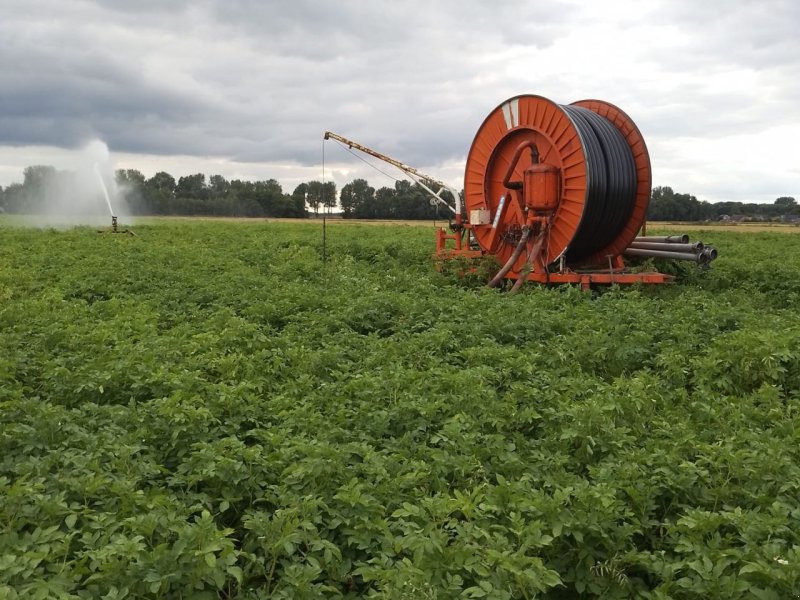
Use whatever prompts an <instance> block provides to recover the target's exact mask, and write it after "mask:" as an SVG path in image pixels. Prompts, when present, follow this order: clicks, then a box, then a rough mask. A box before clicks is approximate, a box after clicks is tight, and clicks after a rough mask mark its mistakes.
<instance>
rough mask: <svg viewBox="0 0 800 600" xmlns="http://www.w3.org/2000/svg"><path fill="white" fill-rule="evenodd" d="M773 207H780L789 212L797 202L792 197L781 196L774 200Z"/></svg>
mask: <svg viewBox="0 0 800 600" xmlns="http://www.w3.org/2000/svg"><path fill="white" fill-rule="evenodd" d="M775 206H780V207H781V208H785V209H788V210H791V209H793V208H794V207H795V206H797V200H795V199H794V198H793V197H792V196H781V197H780V198H778V199H777V200H775Z"/></svg>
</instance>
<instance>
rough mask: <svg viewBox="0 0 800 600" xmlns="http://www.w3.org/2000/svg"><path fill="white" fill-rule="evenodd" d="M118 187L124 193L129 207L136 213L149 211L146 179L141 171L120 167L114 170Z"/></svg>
mask: <svg viewBox="0 0 800 600" xmlns="http://www.w3.org/2000/svg"><path fill="white" fill-rule="evenodd" d="M114 179H115V181H116V182H117V187H118V188H119V189H120V191H121V192H122V193H123V194H124V196H125V200H126V201H127V203H128V207H129V208H130V209H131V211H132V212H133V213H134V214H144V213H147V212H149V210H148V202H147V200H146V193H145V183H146V180H145V178H144V175H142V173H141V171H137V170H136V169H118V170H116V171H114Z"/></svg>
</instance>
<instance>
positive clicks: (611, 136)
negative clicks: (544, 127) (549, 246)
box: [561, 105, 637, 261]
mask: <svg viewBox="0 0 800 600" xmlns="http://www.w3.org/2000/svg"><path fill="white" fill-rule="evenodd" d="M561 108H562V109H564V112H565V113H566V114H567V116H568V117H569V118H570V120H571V121H572V124H573V125H574V126H575V129H576V130H577V131H578V135H579V136H580V139H581V143H582V144H583V149H584V154H585V155H586V205H585V208H584V213H583V219H582V220H581V224H580V225H579V226H578V230H577V232H576V233H575V237H574V238H573V239H572V242H571V243H570V246H569V250H568V251H567V256H568V258H569V260H571V261H576V260H581V259H584V258H587V257H589V256H590V255H592V254H593V253H595V252H597V251H598V250H601V249H602V248H604V247H606V246H607V245H608V244H610V243H611V242H613V241H614V240H615V239H616V238H617V236H618V235H619V234H620V232H621V231H622V229H623V227H624V226H625V223H626V222H627V221H628V219H629V218H630V216H631V213H632V212H633V208H634V204H635V200H636V185H637V180H636V164H635V163H634V160H633V153H632V152H631V148H630V146H629V145H628V143H627V141H626V140H625V138H624V137H623V135H622V133H621V132H620V131H619V129H617V128H616V127H615V126H614V125H613V124H612V123H610V122H609V121H608V119H606V118H605V117H602V116H600V115H598V114H597V113H595V112H592V111H591V110H589V109H586V108H581V107H578V106H569V105H562V106H561Z"/></svg>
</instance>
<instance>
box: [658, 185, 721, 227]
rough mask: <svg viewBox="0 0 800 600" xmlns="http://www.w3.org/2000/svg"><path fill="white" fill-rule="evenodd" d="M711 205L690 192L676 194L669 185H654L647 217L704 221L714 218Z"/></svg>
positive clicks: (663, 219)
mask: <svg viewBox="0 0 800 600" xmlns="http://www.w3.org/2000/svg"><path fill="white" fill-rule="evenodd" d="M715 212H716V211H715V209H714V207H713V205H711V204H710V203H708V202H705V201H702V202H701V201H699V200H698V199H697V198H695V197H694V196H692V195H690V194H678V193H676V192H675V191H674V190H673V189H672V188H671V187H668V186H665V187H660V186H657V187H654V188H653V191H652V194H651V196H650V206H649V207H648V210H647V218H648V219H650V220H651V221H706V220H710V219H712V218H714V216H715Z"/></svg>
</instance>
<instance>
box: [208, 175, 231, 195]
mask: <svg viewBox="0 0 800 600" xmlns="http://www.w3.org/2000/svg"><path fill="white" fill-rule="evenodd" d="M230 189H231V184H230V183H229V182H228V180H226V179H225V178H224V177H223V176H222V175H212V176H211V177H209V178H208V190H209V192H210V194H211V197H212V198H224V197H225V195H226V194H227V193H228V191H229V190H230Z"/></svg>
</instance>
